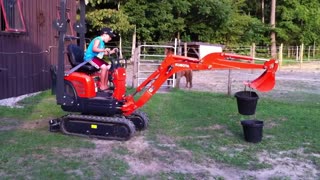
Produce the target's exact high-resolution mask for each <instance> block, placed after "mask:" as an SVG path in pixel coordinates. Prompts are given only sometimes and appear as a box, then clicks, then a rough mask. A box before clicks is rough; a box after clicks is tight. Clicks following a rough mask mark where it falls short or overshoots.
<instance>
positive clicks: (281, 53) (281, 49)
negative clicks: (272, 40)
mask: <svg viewBox="0 0 320 180" xmlns="http://www.w3.org/2000/svg"><path fill="white" fill-rule="evenodd" d="M282 61H283V44H282V43H281V45H280V48H279V68H281V66H282Z"/></svg>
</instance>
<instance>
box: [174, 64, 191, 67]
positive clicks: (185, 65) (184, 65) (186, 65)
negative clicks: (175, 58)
mask: <svg viewBox="0 0 320 180" xmlns="http://www.w3.org/2000/svg"><path fill="white" fill-rule="evenodd" d="M174 65H175V66H177V67H184V68H189V67H190V66H189V65H188V64H180V63H175V64H174Z"/></svg>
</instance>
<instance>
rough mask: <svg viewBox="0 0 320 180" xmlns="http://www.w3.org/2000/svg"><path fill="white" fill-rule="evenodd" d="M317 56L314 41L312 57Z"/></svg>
mask: <svg viewBox="0 0 320 180" xmlns="http://www.w3.org/2000/svg"><path fill="white" fill-rule="evenodd" d="M315 57H316V42H313V52H312V58H315Z"/></svg>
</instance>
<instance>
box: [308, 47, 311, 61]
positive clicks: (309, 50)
mask: <svg viewBox="0 0 320 180" xmlns="http://www.w3.org/2000/svg"><path fill="white" fill-rule="evenodd" d="M310 52H311V46H309V47H308V61H310Z"/></svg>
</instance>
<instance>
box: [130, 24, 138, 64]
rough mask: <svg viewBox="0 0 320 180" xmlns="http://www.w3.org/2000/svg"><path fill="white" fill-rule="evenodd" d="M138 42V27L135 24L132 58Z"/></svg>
mask: <svg viewBox="0 0 320 180" xmlns="http://www.w3.org/2000/svg"><path fill="white" fill-rule="evenodd" d="M136 42H137V27H136V26H134V31H133V34H132V45H131V58H134V51H135V50H136Z"/></svg>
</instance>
